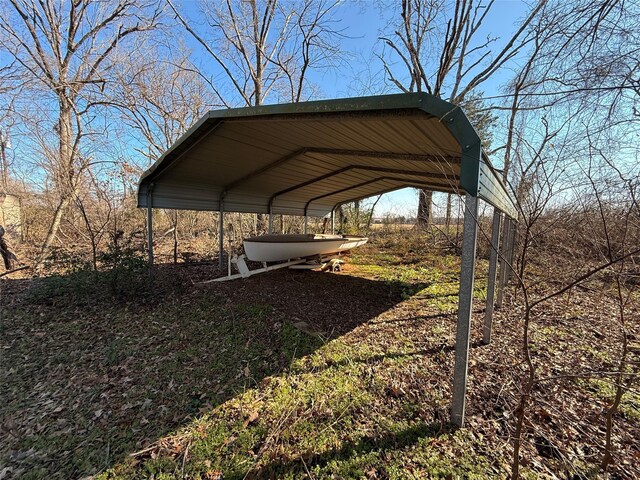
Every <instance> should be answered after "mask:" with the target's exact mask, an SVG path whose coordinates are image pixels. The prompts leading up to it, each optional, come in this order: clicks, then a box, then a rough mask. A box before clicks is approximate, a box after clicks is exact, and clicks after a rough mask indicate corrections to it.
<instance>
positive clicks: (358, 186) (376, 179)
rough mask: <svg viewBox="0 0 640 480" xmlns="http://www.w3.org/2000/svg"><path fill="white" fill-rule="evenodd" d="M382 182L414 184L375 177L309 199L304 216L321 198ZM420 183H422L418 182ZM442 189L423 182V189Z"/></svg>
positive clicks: (391, 178)
mask: <svg viewBox="0 0 640 480" xmlns="http://www.w3.org/2000/svg"><path fill="white" fill-rule="evenodd" d="M384 180H389V181H396V182H407V181H410V182H414V183H415V180H411V179H408V178H398V177H377V178H374V179H371V180H367V181H366V182H362V183H358V184H356V185H352V186H349V187H345V188H341V189H340V190H334V191H333V192H329V193H325V194H323V195H318V196H317V197H313V198H311V199H310V200H309V201H308V202H307V203H306V205H305V206H304V214H305V215H306V214H307V210H308V209H309V205H311V204H312V203H313V202H315V201H316V200H320V199H323V198H326V197H331V196H333V195H338V194H340V193H344V192H348V191H349V190H355V189H356V188H361V187H365V186H367V185H371V184H372V183H376V182H382V181H384ZM420 183H422V182H420ZM442 187H443V185H436V184H433V183H428V182H425V183H424V185H423V188H442ZM372 195H375V193H373V194H372Z"/></svg>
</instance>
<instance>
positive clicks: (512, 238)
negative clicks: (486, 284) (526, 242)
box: [505, 220, 517, 283]
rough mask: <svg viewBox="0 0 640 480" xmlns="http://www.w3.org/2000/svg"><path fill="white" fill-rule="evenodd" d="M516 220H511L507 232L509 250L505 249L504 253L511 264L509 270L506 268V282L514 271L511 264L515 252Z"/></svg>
mask: <svg viewBox="0 0 640 480" xmlns="http://www.w3.org/2000/svg"><path fill="white" fill-rule="evenodd" d="M516 228H517V225H516V221H515V220H512V221H511V231H510V232H509V233H510V235H509V250H508V251H506V252H505V253H506V254H507V258H508V259H509V265H511V268H509V270H507V282H506V283H509V281H510V280H511V275H512V274H513V273H515V268H514V265H513V262H514V254H515V249H516Z"/></svg>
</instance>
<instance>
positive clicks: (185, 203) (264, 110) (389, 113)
mask: <svg viewBox="0 0 640 480" xmlns="http://www.w3.org/2000/svg"><path fill="white" fill-rule="evenodd" d="M416 111H419V112H422V113H423V114H427V115H428V116H429V117H430V118H435V119H438V123H439V124H440V125H443V126H445V127H446V129H447V130H448V131H449V132H450V134H451V135H452V136H453V138H454V139H455V141H456V142H457V143H458V145H459V148H460V153H458V154H457V155H456V157H459V160H457V162H459V169H460V173H459V178H456V179H455V180H456V182H457V187H459V188H460V189H461V190H464V191H465V192H467V193H469V194H471V195H474V196H478V197H480V198H481V199H483V200H485V201H487V202H488V203H490V204H492V205H493V206H495V207H497V208H498V209H500V210H501V211H503V212H505V213H507V214H508V215H509V216H511V217H516V216H517V211H516V208H515V206H514V202H513V200H512V198H511V195H510V194H509V192H508V191H507V189H506V188H505V186H504V184H503V182H502V180H501V178H500V176H499V174H498V172H497V171H496V170H495V169H494V168H493V167H492V166H491V164H490V162H489V159H488V158H487V157H486V155H485V154H484V153H483V152H482V148H481V144H480V138H479V136H478V134H477V133H476V131H475V130H474V128H473V127H472V125H471V123H470V122H469V120H468V119H467V117H466V115H465V114H464V112H463V111H462V110H461V109H460V108H459V107H457V106H455V105H453V104H451V103H449V102H446V101H444V100H441V99H439V98H436V97H434V96H432V95H428V94H426V93H407V94H395V95H382V96H372V97H357V98H345V99H337V100H322V101H312V102H301V103H290V104H280V105H264V106H259V107H246V108H235V109H225V110H214V111H211V112H209V113H208V114H207V115H205V116H204V117H203V118H202V119H200V120H199V121H198V122H197V123H196V124H195V125H194V126H193V127H191V128H190V129H189V130H188V131H187V132H186V133H185V134H184V135H183V136H182V137H180V139H179V140H178V141H177V142H176V143H175V144H174V145H173V146H172V147H171V148H169V150H167V151H166V152H165V153H164V154H163V155H162V157H160V158H159V159H158V161H156V162H155V163H154V164H153V166H151V168H149V169H148V170H147V171H146V172H145V173H144V174H143V175H142V177H141V179H140V184H139V189H138V205H139V206H140V207H146V206H147V201H148V196H149V194H151V195H152V196H153V194H154V192H155V187H154V185H156V186H157V187H160V186H161V185H162V184H167V191H166V193H164V194H163V195H164V198H163V201H162V202H160V203H161V204H160V205H158V204H157V203H156V202H154V201H153V198H152V205H153V206H158V207H161V208H186V209H194V210H195V209H197V210H218V209H219V203H218V204H216V203H217V202H218V198H217V197H216V196H215V195H214V194H211V195H212V196H211V198H210V199H208V200H207V198H208V197H206V195H204V194H203V192H204V190H206V189H207V185H205V184H203V185H193V191H194V192H196V191H197V192H199V195H200V197H199V200H197V201H196V200H194V201H193V202H189V200H188V198H186V199H185V196H186V195H188V192H187V190H185V189H186V186H185V185H184V184H183V185H181V188H182V190H181V191H180V193H179V195H180V196H181V201H176V202H175V205H174V203H172V199H177V196H178V194H177V193H175V192H174V191H173V190H171V189H169V188H168V187H172V186H174V185H172V182H173V179H172V178H171V177H172V174H171V171H172V167H173V166H175V165H177V164H178V163H179V162H180V160H181V158H183V157H186V156H187V155H188V154H190V151H191V150H192V149H193V150H197V148H198V144H199V143H200V142H203V143H206V142H207V141H208V139H209V138H214V137H215V135H216V130H218V129H219V128H220V127H221V126H223V125H225V124H227V125H228V124H230V123H231V122H243V121H253V122H261V121H269V120H283V119H284V120H291V119H295V120H298V119H299V120H301V121H302V120H313V121H316V120H321V119H324V118H327V119H329V121H332V120H331V119H332V118H334V117H335V116H336V115H337V114H340V115H342V116H345V115H347V116H348V115H350V114H352V115H354V118H355V116H357V115H363V114H371V115H380V116H381V118H383V119H384V120H385V121H388V122H393V121H394V118H395V117H396V116H398V117H401V116H402V115H404V114H407V113H410V112H416ZM347 118H348V117H347ZM339 121H340V119H338V120H336V122H339ZM438 128H440V127H438ZM236 133H237V132H236ZM218 134H219V132H218ZM395 140H397V139H395ZM329 146H331V145H329ZM201 148H204V147H202V146H201ZM265 148H266V147H265ZM322 150H323V149H322V148H319V147H318V146H312V145H302V148H301V149H299V150H298V151H291V152H289V153H288V155H285V156H283V157H282V162H285V161H290V160H291V159H294V158H295V157H296V156H297V155H304V154H307V153H309V152H310V151H311V152H312V153H316V154H317V155H321V154H322V153H323V152H322ZM326 150H327V151H335V149H333V150H332V149H330V148H327V149H326ZM350 152H351V154H352V155H353V154H354V153H353V151H350ZM191 153H193V152H191ZM207 153H209V152H207ZM355 153H356V154H359V155H361V156H362V155H363V153H366V152H355ZM370 153H372V154H374V153H376V154H379V153H380V152H370ZM387 153H390V152H387ZM425 153H428V152H425ZM211 154H212V155H215V151H213V152H211ZM246 155H248V154H246ZM394 155H396V156H397V155H398V154H394ZM406 155H414V156H415V155H417V154H406ZM201 156H202V154H201ZM372 156H373V155H372ZM383 156H384V154H383ZM245 160H246V161H251V159H250V157H249V156H246V157H245ZM200 161H202V160H201V159H200ZM408 161H409V162H410V161H411V160H408ZM207 162H210V163H211V167H210V168H209V164H208V163H207V165H206V168H208V169H209V170H211V169H215V168H216V165H215V162H214V161H213V160H210V159H209V157H207ZM275 163H278V162H275ZM256 165H257V164H256ZM267 168H270V166H269V165H268V166H267ZM351 168H352V169H356V170H357V169H358V168H365V169H366V168H369V169H371V168H374V169H375V168H377V167H370V166H369V167H359V166H358V164H357V163H355V164H354V165H351ZM228 170H229V167H228V166H227V171H225V173H228ZM262 170H264V168H258V169H257V170H256V171H254V172H252V175H260V174H261V173H262ZM347 170H350V168H349V167H346V168H342V169H341V170H340V171H338V172H337V173H342V172H344V171H347ZM381 170H382V171H384V169H381ZM214 173H215V172H214ZM348 173H349V172H348ZM392 173H394V174H396V173H399V172H392ZM330 175H332V174H331V173H330V174H328V175H324V176H322V177H327V176H330ZM379 175H382V173H380V174H379ZM415 175H420V173H415ZM415 175H414V174H413V173H412V172H408V173H407V175H406V176H405V177H402V176H398V175H396V176H395V177H394V178H395V180H393V181H391V180H382V177H380V178H381V180H380V184H379V185H378V184H376V180H375V179H372V180H371V181H368V180H369V178H361V179H360V180H359V181H358V180H357V179H355V178H354V179H353V180H352V184H353V185H354V189H355V187H356V186H357V185H365V184H369V186H368V190H367V192H369V191H372V192H373V193H371V194H372V195H373V194H376V193H380V192H383V191H391V190H395V189H397V188H401V186H402V183H403V182H404V183H405V184H406V186H412V187H419V186H420V185H423V183H424V184H426V183H428V184H429V188H430V189H433V190H438V189H440V190H442V191H451V187H450V186H449V187H447V186H446V185H444V184H443V185H441V187H442V188H436V187H437V186H438V185H434V184H433V183H434V182H432V181H428V180H429V179H426V178H425V181H424V182H421V181H418V180H419V179H417V178H416V177H415ZM422 175H424V174H422ZM434 175H436V174H434ZM244 176H246V175H239V178H238V179H234V180H233V181H232V182H231V184H232V185H234V184H235V183H236V181H241V180H244V178H243V177H244ZM445 176H446V175H445ZM322 177H320V178H322ZM384 178H387V177H384ZM403 178H404V180H403ZM447 178H448V180H449V181H451V179H452V178H453V177H451V176H449V177H447ZM362 180H367V181H364V182H363V181H362ZM182 181H184V180H182ZM291 182H292V185H294V186H295V185H296V183H297V182H296V181H295V180H294V179H292V180H291ZM385 182H386V183H385ZM390 182H391V183H390ZM394 182H395V183H394ZM173 183H175V182H173ZM307 183H308V182H307ZM345 185H349V184H348V183H347V184H345ZM217 187H219V185H217ZM315 187H317V188H316V190H318V191H319V192H320V195H318V191H316V192H315V193H313V194H312V193H309V198H306V200H309V201H311V200H312V199H314V198H320V197H328V196H330V195H324V194H325V193H331V192H330V191H329V190H327V191H326V192H325V190H326V187H324V186H323V185H322V184H321V183H318V184H317V185H315ZM322 188H325V190H321V189H322ZM363 188H364V187H363ZM319 189H320V190H319ZM288 190H290V189H288ZM347 190H349V189H348V188H340V189H338V190H336V192H341V195H340V196H336V202H335V203H334V205H337V204H339V203H346V201H349V200H352V199H356V198H359V196H358V195H357V193H358V192H357V191H356V190H354V192H353V193H354V196H353V197H351V198H349V197H348V193H347ZM374 190H375V191H374ZM158 193H160V192H158ZM273 193H276V192H273ZM226 194H227V192H226V190H225V191H223V192H221V193H219V194H217V195H218V196H219V199H220V200H222V199H223V198H224V196H225V195H226ZM345 195H346V196H347V197H346V198H345ZM249 196H250V195H249ZM272 201H273V200H270V204H269V208H271V202H272ZM327 201H328V200H327ZM237 202H240V203H242V202H241V201H239V200H237ZM250 203H251V202H248V204H247V206H246V208H244V207H240V206H238V207H237V208H236V209H235V211H253V212H255V213H262V212H264V211H265V208H266V206H264V205H261V206H260V208H257V207H256V206H255V204H253V206H252V205H251V204H250ZM294 203H295V202H293V203H292V205H293V204H294ZM303 204H304V202H303ZM308 207H309V205H308V202H307V204H306V206H305V207H304V209H305V211H306V209H307V208H308ZM291 208H293V207H291ZM300 208H302V207H296V209H294V210H291V213H294V214H295V213H299V211H300ZM318 208H320V210H322V209H324V210H326V205H325V206H323V207H318ZM225 210H227V211H234V209H233V208H231V209H229V208H227V207H226V205H225ZM320 210H318V212H315V213H319V212H320ZM324 210H322V211H324ZM285 212H286V209H285V210H282V211H281V213H285ZM313 213H314V211H313V210H311V211H310V214H313Z"/></svg>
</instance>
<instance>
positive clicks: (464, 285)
mask: <svg viewBox="0 0 640 480" xmlns="http://www.w3.org/2000/svg"><path fill="white" fill-rule="evenodd" d="M464 205H465V210H464V227H463V228H464V230H463V232H462V261H461V265H460V297H459V299H458V321H457V326H456V353H455V365H454V369H453V402H452V406H451V423H453V424H454V425H456V426H458V427H462V425H463V424H464V407H465V396H466V393H467V367H468V365H467V364H468V360H469V337H470V334H471V308H472V307H473V276H474V273H475V267H476V238H477V232H478V223H477V218H478V197H474V196H472V195H470V194H468V193H467V194H466V196H465V201H464Z"/></svg>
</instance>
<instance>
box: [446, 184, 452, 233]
mask: <svg viewBox="0 0 640 480" xmlns="http://www.w3.org/2000/svg"><path fill="white" fill-rule="evenodd" d="M451 201H452V195H451V194H450V193H448V194H447V214H446V217H445V227H446V232H447V234H448V233H449V227H451Z"/></svg>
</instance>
